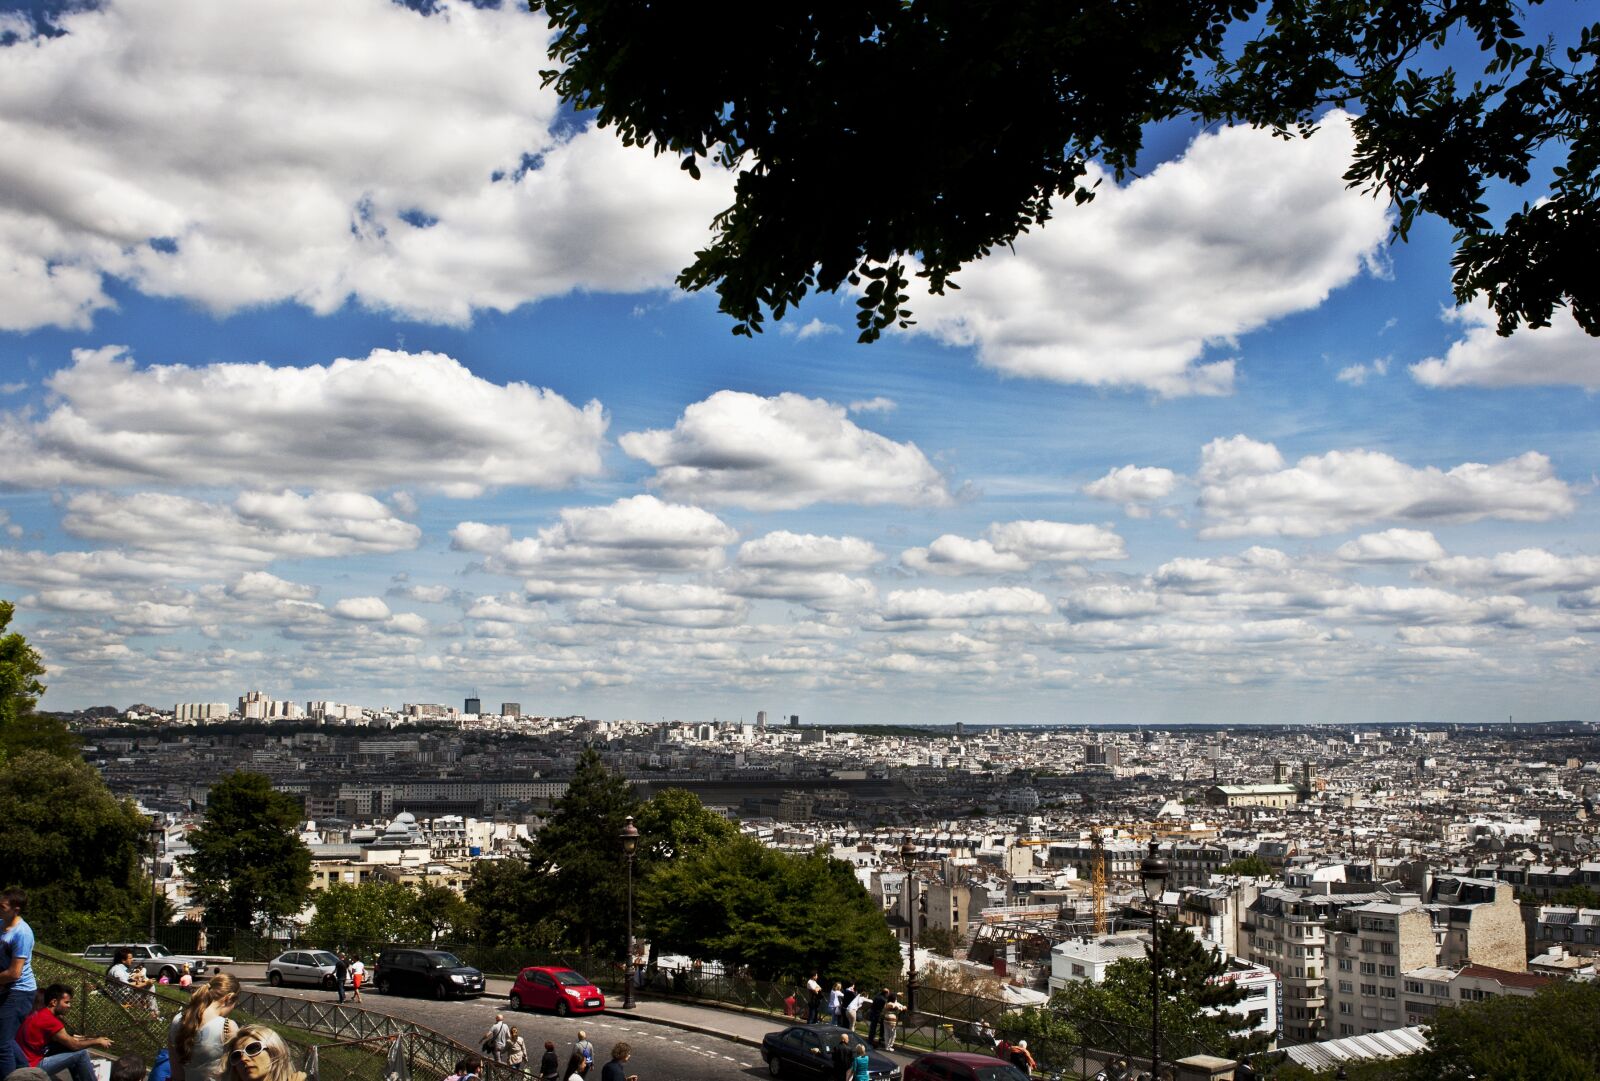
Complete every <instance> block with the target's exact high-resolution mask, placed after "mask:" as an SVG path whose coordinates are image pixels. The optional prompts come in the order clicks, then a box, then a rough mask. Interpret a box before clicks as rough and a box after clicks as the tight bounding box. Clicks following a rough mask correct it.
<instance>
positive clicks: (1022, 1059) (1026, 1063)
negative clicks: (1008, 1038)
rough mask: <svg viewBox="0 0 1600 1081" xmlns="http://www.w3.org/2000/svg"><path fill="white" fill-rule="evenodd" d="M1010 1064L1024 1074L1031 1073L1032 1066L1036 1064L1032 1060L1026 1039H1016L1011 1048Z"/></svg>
mask: <svg viewBox="0 0 1600 1081" xmlns="http://www.w3.org/2000/svg"><path fill="white" fill-rule="evenodd" d="M1010 1058H1011V1065H1013V1066H1015V1067H1016V1068H1017V1069H1019V1070H1021V1071H1022V1072H1023V1073H1024V1074H1027V1075H1030V1076H1031V1075H1032V1074H1033V1068H1034V1067H1035V1066H1037V1065H1038V1063H1037V1062H1035V1061H1034V1060H1033V1054H1032V1053H1031V1052H1030V1051H1029V1050H1028V1041H1027V1040H1018V1041H1017V1042H1016V1045H1015V1046H1013V1047H1012V1048H1011V1055H1010Z"/></svg>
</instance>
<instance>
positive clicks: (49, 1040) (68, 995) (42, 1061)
mask: <svg viewBox="0 0 1600 1081" xmlns="http://www.w3.org/2000/svg"><path fill="white" fill-rule="evenodd" d="M71 1009H72V988H70V987H68V986H67V985H66V984H64V983H53V984H51V985H50V986H49V987H46V988H45V989H44V1005H43V1006H41V1007H39V1008H38V1009H37V1010H34V1011H33V1012H32V1013H31V1014H29V1015H28V1016H27V1018H26V1019H25V1020H24V1021H23V1022H22V1027H21V1028H19V1029H18V1030H17V1046H18V1047H20V1048H22V1054H23V1055H24V1056H25V1057H26V1058H27V1060H28V1065H29V1066H37V1067H39V1068H40V1069H42V1070H43V1071H44V1072H45V1073H47V1074H52V1075H54V1074H55V1073H56V1072H57V1071H59V1070H70V1071H71V1073H72V1081H95V1076H94V1065H93V1064H92V1063H91V1062H90V1061H89V1048H91V1047H98V1048H101V1049H102V1050H106V1051H109V1050H111V1041H110V1040H109V1039H108V1038H106V1037H104V1036H74V1035H73V1034H72V1033H70V1032H68V1031H67V1026H66V1025H65V1023H63V1022H62V1020H61V1019H62V1018H63V1017H65V1016H67V1013H68V1012H69V1011H70V1010H71Z"/></svg>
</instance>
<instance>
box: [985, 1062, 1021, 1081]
mask: <svg viewBox="0 0 1600 1081" xmlns="http://www.w3.org/2000/svg"><path fill="white" fill-rule="evenodd" d="M973 1072H974V1073H975V1074H976V1075H977V1077H978V1081H1025V1078H1024V1077H1023V1073H1022V1071H1021V1070H1019V1069H1017V1068H1016V1067H1015V1066H979V1067H978V1068H977V1069H976V1070H974V1071H973Z"/></svg>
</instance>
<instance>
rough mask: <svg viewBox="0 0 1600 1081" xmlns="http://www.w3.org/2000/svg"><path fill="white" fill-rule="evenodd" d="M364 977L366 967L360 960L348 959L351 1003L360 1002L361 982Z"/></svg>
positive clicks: (355, 958)
mask: <svg viewBox="0 0 1600 1081" xmlns="http://www.w3.org/2000/svg"><path fill="white" fill-rule="evenodd" d="M366 975H367V966H366V965H364V964H362V963H361V958H360V957H352V958H351V959H350V990H351V992H352V994H351V996H350V997H351V999H352V1000H353V1001H356V1002H360V1001H361V982H362V980H363V979H365V977H366Z"/></svg>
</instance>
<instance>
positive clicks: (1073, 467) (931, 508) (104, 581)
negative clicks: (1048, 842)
mask: <svg viewBox="0 0 1600 1081" xmlns="http://www.w3.org/2000/svg"><path fill="white" fill-rule="evenodd" d="M436 7H437V8H438V11H436V12H435V13H434V14H432V15H427V16H425V15H423V14H420V13H418V12H416V11H414V10H410V9H408V8H406V7H403V6H399V5H395V4H390V3H388V2H387V0H383V2H376V0H374V2H370V3H351V4H348V5H341V6H339V8H337V9H329V8H327V6H326V5H318V4H311V3H310V2H309V0H300V2H297V3H285V4H281V5H276V6H274V7H273V8H272V9H270V10H261V11H254V10H253V11H250V12H233V11H227V10H215V9H213V8H209V7H205V6H202V5H198V4H195V3H192V2H190V0H181V2H180V0H161V2H151V3H146V4H142V5H122V4H116V3H108V4H104V5H101V6H99V7H96V8H90V9H83V10H73V11H71V12H65V13H59V14H56V15H54V16H53V17H52V18H53V23H52V25H51V28H50V29H48V30H45V29H42V28H41V26H40V24H39V23H37V22H36V21H35V20H36V18H38V16H37V14H36V13H35V14H29V12H30V11H31V10H32V9H31V8H30V7H26V6H18V5H0V56H3V57H4V63H5V64H6V66H7V68H8V70H10V71H11V72H12V73H14V75H15V76H16V77H15V78H14V79H13V80H10V81H9V82H8V84H7V85H5V86H4V87H0V102H3V103H4V108H0V116H4V117H5V119H4V120H0V130H4V131H5V132H6V133H7V135H8V138H9V140H10V141H11V144H12V145H13V146H15V147H17V148H18V153H17V154H16V155H15V163H14V165H12V166H8V167H6V169H7V172H6V175H7V181H8V182H7V183H6V184H4V185H0V283H3V286H4V287H3V288H0V456H3V458H4V460H5V461H6V463H7V466H6V468H5V470H4V471H3V472H4V474H5V475H4V477H0V597H4V598H6V599H11V600H14V601H16V602H17V618H16V622H15V625H14V629H17V630H20V631H22V632H23V633H24V634H26V635H27V637H28V638H29V640H30V641H31V642H32V643H33V644H34V645H35V646H36V647H37V648H38V649H39V650H40V651H41V653H42V654H43V656H44V660H45V663H46V664H47V666H48V667H49V674H48V676H47V677H46V679H45V682H46V683H47V684H48V685H49V690H48V692H47V693H46V695H45V697H44V698H43V700H42V701H41V703H40V705H41V708H43V709H47V710H49V709H58V710H70V709H76V708H83V707H88V706H94V705H102V704H108V703H117V704H122V705H126V704H127V703H130V702H135V701H151V702H155V703H156V704H160V705H163V707H165V706H167V705H170V704H171V703H173V702H185V701H196V702H204V701H225V702H226V701H231V700H232V698H233V697H234V696H235V695H237V694H238V693H242V692H243V691H244V690H246V689H249V688H252V687H255V688H260V689H263V690H265V691H267V693H271V694H278V695H282V696H283V697H285V698H289V699H294V700H300V701H306V700H316V699H327V700H335V701H346V700H354V701H385V702H393V703H400V702H404V701H416V702H434V701H442V702H447V703H453V702H456V701H459V700H460V699H461V698H462V697H463V696H464V695H465V694H467V693H470V692H471V691H473V690H479V691H481V692H482V694H483V697H484V699H485V701H491V700H492V701H494V702H499V701H502V700H515V701H519V702H521V703H522V705H523V707H524V709H525V710H526V711H529V712H542V713H545V714H548V715H566V714H584V715H588V716H600V717H629V716H631V717H638V718H641V719H652V718H656V717H660V716H663V715H677V716H681V717H685V718H709V717H712V716H722V717H730V716H738V715H740V714H741V713H743V714H744V715H746V716H748V717H750V718H753V717H754V714H755V711H756V710H757V709H761V708H765V709H768V710H769V711H770V712H771V714H772V715H773V716H777V715H778V714H780V713H781V714H783V715H784V716H787V715H788V714H791V713H794V714H799V715H800V716H801V717H802V718H803V719H804V720H806V721H807V722H808V723H809V722H812V721H815V722H816V723H828V722H832V723H840V724H844V723H872V722H876V721H882V722H886V723H916V722H917V721H919V720H923V721H927V722H929V723H953V722H955V721H966V722H967V723H969V724H989V723H998V724H1017V723H1028V722H1034V723H1051V724H1068V725H1073V724H1092V723H1107V724H1117V723H1138V722H1145V723H1148V724H1150V725H1152V726H1161V725H1172V724H1177V723H1182V722H1196V723H1241V724H1243V723H1252V722H1267V723H1283V722H1291V721H1298V720H1305V721H1312V722H1328V723H1342V722H1350V723H1359V722H1371V721H1383V720H1391V721H1396V722H1400V721H1419V722H1426V721H1465V722H1488V723H1496V722H1500V721H1502V720H1503V719H1504V718H1506V717H1507V716H1515V717H1518V718H1525V719H1526V720H1528V721H1530V722H1533V721H1560V720H1567V719H1579V720H1589V719H1593V714H1592V702H1593V701H1594V698H1595V690H1596V682H1597V679H1596V677H1597V674H1600V670H1597V660H1596V635H1597V634H1600V512H1597V509H1596V504H1595V495H1594V489H1595V486H1596V484H1597V483H1600V482H1597V480H1596V478H1597V477H1600V440H1597V439H1596V435H1595V425H1594V404H1595V403H1594V398H1593V392H1594V390H1595V389H1596V388H1600V343H1597V342H1596V341H1595V340H1594V339H1590V338H1587V337H1585V336H1584V335H1583V334H1582V333H1581V332H1580V331H1579V330H1578V328H1577V327H1576V325H1575V323H1574V322H1573V321H1572V319H1571V318H1570V316H1568V315H1567V314H1566V313H1565V312H1562V311H1558V312H1557V313H1556V316H1555V322H1554V324H1553V325H1552V326H1551V327H1549V328H1545V329H1540V330H1531V331H1527V330H1525V331H1521V332H1519V333H1518V334H1516V335H1515V336H1513V337H1510V338H1499V337H1497V336H1496V335H1495V334H1494V332H1493V327H1492V324H1490V323H1489V322H1488V321H1487V318H1486V316H1485V313H1484V312H1482V311H1480V310H1479V309H1477V308H1473V307H1468V308H1456V307H1455V305H1454V303H1453V301H1452V300H1451V296H1450V291H1449V269H1450V268H1449V257H1448V256H1449V251H1450V244H1449V240H1450V238H1449V235H1448V231H1447V230H1445V229H1443V228H1442V227H1440V226H1438V225H1437V224H1436V223H1432V222H1419V223H1418V224H1417V226H1416V227H1415V228H1414V229H1413V232H1412V237H1411V239H1410V241H1409V242H1408V243H1405V244H1400V245H1394V246H1391V245H1390V244H1389V243H1388V240H1387V237H1388V231H1389V229H1390V226H1391V223H1392V214H1391V213H1390V212H1389V211H1388V210H1387V208H1386V207H1385V206H1384V205H1383V204H1382V203H1381V202H1378V201H1374V200H1373V199H1371V198H1370V197H1367V196H1366V195H1364V194H1363V193H1361V192H1358V191H1350V190H1348V189H1347V188H1346V187H1345V185H1344V182H1343V180H1342V179H1341V175H1340V174H1341V173H1342V171H1343V169H1344V168H1345V165H1346V163H1347V162H1348V160H1349V148H1350V135H1349V127H1348V120H1347V118H1345V117H1344V116H1343V115H1342V114H1338V113H1331V114H1328V116H1327V117H1326V118H1325V120H1324V123H1323V124H1322V127H1321V130H1320V131H1319V132H1318V133H1317V134H1316V135H1315V136H1313V137H1312V138H1310V139H1307V140H1287V141H1286V140H1280V139H1274V138H1272V137H1271V136H1270V135H1268V134H1266V133H1263V132H1255V131H1248V130H1242V129H1227V128H1223V129H1217V130H1208V131H1204V132H1195V131H1191V130H1188V129H1185V128H1182V127H1178V126H1167V127H1161V128H1156V129H1152V131H1151V132H1150V133H1149V136H1150V137H1149V146H1150V154H1149V160H1148V162H1145V163H1141V173H1140V175H1139V176H1138V177H1136V178H1131V179H1129V180H1128V181H1126V182H1124V183H1122V184H1116V183H1114V182H1112V181H1111V180H1109V179H1107V180H1106V181H1105V183H1104V185H1103V187H1102V190H1101V192H1100V195H1099V196H1098V197H1097V198H1096V200H1095V201H1094V202H1093V203H1091V204H1089V205H1088V206H1085V207H1074V208H1062V209H1060V211H1059V212H1058V214H1057V217H1056V218H1055V220H1053V221H1052V222H1051V223H1050V225H1049V226H1048V227H1047V228H1045V229H1043V230H1040V231H1037V232H1035V233H1033V234H1031V235H1029V236H1026V237H1023V238H1022V239H1020V240H1019V241H1018V243H1017V245H1016V248H1015V251H1014V252H997V253H996V254H995V255H993V256H991V257H990V258H988V259H986V260H984V261H983V262H981V263H979V264H977V265H975V266H973V267H971V268H969V269H968V270H967V271H965V272H964V273H962V274H959V275H957V281H958V282H959V283H960V284H961V286H962V289H961V290H960V291H959V292H955V293H951V294H950V295H948V296H946V297H944V298H932V297H921V298H918V299H917V301H916V303H915V304H914V305H913V306H914V307H915V309H916V312H917V319H918V324H917V326H915V327H914V328H912V329H911V330H909V331H904V332H894V333H891V334H889V335H886V337H885V339H884V340H883V341H881V342H879V343H877V344H875V345H872V346H859V345H856V344H854V342H853V338H854V333H855V332H854V329H853V323H854V320H853V315H854V310H855V305H854V299H853V298H852V297H848V296H841V297H828V296H822V297H812V298H810V299H808V300H807V302H806V303H805V305H804V306H803V307H802V309H800V310H798V311H795V312H791V313H790V314H789V315H788V316H787V317H786V318H785V319H783V320H781V321H778V322H774V323H770V324H769V327H768V331H767V333H766V334H765V335H764V336H761V337H759V338H757V339H756V340H754V341H745V340H743V339H738V338H734V337H733V336H732V335H730V334H729V332H728V331H729V324H728V323H727V321H726V320H725V319H724V318H723V317H721V316H719V315H718V314H717V313H716V311H715V305H714V300H713V298H708V297H706V296H703V295H688V296H685V295H683V294H680V293H678V292H676V291H674V290H673V289H672V286H671V282H672V278H673V275H674V274H675V273H676V272H677V271H678V270H679V269H680V268H681V267H682V266H684V265H686V264H687V263H688V261H689V260H690V259H691V258H692V255H693V252H694V250H695V248H696V246H698V245H699V244H701V243H703V241H704V239H705V237H706V235H707V234H706V223H707V221H708V220H709V219H710V217H711V215H712V214H714V213H715V212H716V211H717V210H719V209H721V208H722V207H723V206H724V205H725V204H726V201H727V199H728V197H729V191H730V184H731V181H730V178H728V177H727V176H723V175H716V174H712V173H708V174H707V176H706V178H705V179H703V180H701V181H699V182H696V181H693V180H691V179H689V178H688V177H687V176H686V175H685V174H684V173H683V172H682V171H681V170H680V169H679V168H678V164H677V162H676V161H672V160H668V159H665V158H663V159H656V158H653V157H651V155H650V154H649V153H648V152H647V151H640V150H626V149H624V148H622V147H621V146H620V144H618V143H617V142H616V140H615V139H614V138H613V136H612V135H611V134H610V133H609V132H602V131H596V130H594V129H593V128H591V127H589V126H587V121H586V120H585V119H584V118H582V117H575V116H574V115H573V114H571V113H570V112H569V111H567V110H564V109H562V108H560V107H558V104H557V102H556V99H555V97H554V95H553V93H552V92H550V91H547V90H544V89H541V88H540V86H539V78H538V74H537V73H538V70H539V68H540V67H541V66H545V65H547V63H548V62H547V60H546V58H545V56H544V52H543V40H544V30H543V24H542V20H541V19H540V17H538V16H533V15H530V14H528V13H527V12H526V11H524V10H522V9H520V8H518V7H515V6H513V7H511V8H507V9H494V8H481V9H480V8H477V7H471V6H466V5H461V6H456V5H449V4H438V5H436ZM1539 17H1540V18H1572V19H1575V13H1571V12H1568V13H1558V12H1552V11H1545V10H1541V12H1540V14H1539ZM308 25H311V26H315V27H317V28H318V30H317V33H318V34H319V35H322V36H324V37H326V38H327V39H328V40H339V41H355V40H368V41H370V42H372V47H371V49H370V50H361V51H357V52H356V53H353V54H350V55H347V54H346V53H344V52H340V51H338V50H334V51H330V52H321V51H318V50H314V49H308V48H305V47H304V44H305V41H306V40H307V37H306V27H307V26H308ZM223 86H226V87H229V88H230V92H228V93H223V92H221V91H220V90H219V89H218V88H219V87H223ZM178 116H181V117H185V118H187V120H186V122H185V123H183V124H181V125H174V124H173V122H172V118H173V117H178ZM23 163H30V164H28V166H27V168H26V169H25V168H23ZM29 170H35V171H34V172H30V171H29ZM842 173H843V170H842ZM1262 177H1271V178H1272V182H1271V183H1261V182H1259V181H1260V178H1262ZM851 179H852V178H849V177H848V176H847V175H842V176H841V183H840V186H839V191H838V192H834V193H819V197H837V198H846V197H848V189H849V184H850V182H851ZM1496 198H1497V200H1499V201H1500V202H1501V203H1504V204H1507V205H1509V204H1512V203H1516V202H1519V201H1520V199H1521V194H1520V193H1517V192H1508V191H1498V192H1496ZM230 688H231V689H232V691H231V692H230V693H224V692H226V691H228V690H229V689H230ZM745 703H759V704H755V705H749V706H747V705H745Z"/></svg>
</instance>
